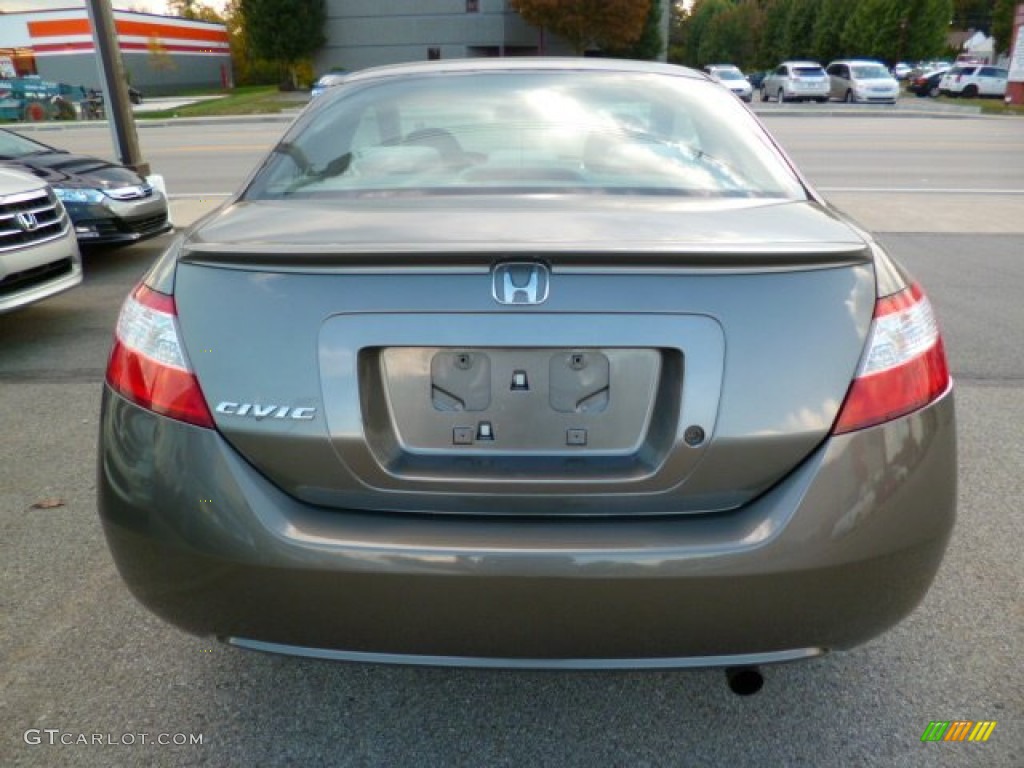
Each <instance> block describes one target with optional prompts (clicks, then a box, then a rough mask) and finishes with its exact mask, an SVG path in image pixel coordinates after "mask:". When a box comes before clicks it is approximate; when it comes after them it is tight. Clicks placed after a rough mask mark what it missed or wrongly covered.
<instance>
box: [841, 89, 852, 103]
mask: <svg viewBox="0 0 1024 768" xmlns="http://www.w3.org/2000/svg"><path fill="white" fill-rule="evenodd" d="M843 101H845V102H846V103H847V104H853V91H851V90H850V89H849V88H847V90H846V95H844V96H843Z"/></svg>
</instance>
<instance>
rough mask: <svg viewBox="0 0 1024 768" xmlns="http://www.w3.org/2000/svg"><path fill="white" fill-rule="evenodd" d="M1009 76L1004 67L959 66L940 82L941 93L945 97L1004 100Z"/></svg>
mask: <svg viewBox="0 0 1024 768" xmlns="http://www.w3.org/2000/svg"><path fill="white" fill-rule="evenodd" d="M1008 74H1009V73H1008V72H1007V70H1005V69H1003V68H1002V67H990V66H987V65H984V64H957V65H956V66H955V67H953V68H952V69H950V70H949V72H947V73H946V74H945V75H943V77H942V80H940V81H939V93H941V94H942V95H944V96H965V97H967V98H969V99H974V98H977V97H979V96H994V97H998V98H1002V97H1003V96H1005V95H1006V79H1007V75H1008Z"/></svg>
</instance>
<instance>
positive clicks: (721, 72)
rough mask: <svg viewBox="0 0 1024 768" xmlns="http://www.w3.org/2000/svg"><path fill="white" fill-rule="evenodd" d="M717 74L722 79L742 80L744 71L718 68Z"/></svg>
mask: <svg viewBox="0 0 1024 768" xmlns="http://www.w3.org/2000/svg"><path fill="white" fill-rule="evenodd" d="M715 74H716V75H717V76H718V78H719V79H721V80H742V79H743V73H742V72H740V71H739V70H738V69H717V70H715Z"/></svg>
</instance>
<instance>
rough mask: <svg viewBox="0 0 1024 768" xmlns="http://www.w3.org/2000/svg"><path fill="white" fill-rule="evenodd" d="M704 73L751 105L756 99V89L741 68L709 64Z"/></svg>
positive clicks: (730, 65)
mask: <svg viewBox="0 0 1024 768" xmlns="http://www.w3.org/2000/svg"><path fill="white" fill-rule="evenodd" d="M704 71H705V72H707V73H708V75H709V76H710V77H711V79H712V80H716V81H717V82H719V83H721V84H722V85H724V86H725V87H726V88H728V89H729V90H730V91H732V92H733V93H735V94H736V95H737V96H739V97H740V98H741V99H742V100H743V101H745V102H747V103H750V101H751V100H752V99H753V98H754V88H753V86H752V85H751V84H750V81H749V80H747V78H746V76H745V75H744V74H743V72H741V71H740V68H739V67H736V66H733V65H732V64H708V65H707V66H706V67H704Z"/></svg>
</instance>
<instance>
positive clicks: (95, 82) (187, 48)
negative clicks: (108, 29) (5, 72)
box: [0, 8, 232, 95]
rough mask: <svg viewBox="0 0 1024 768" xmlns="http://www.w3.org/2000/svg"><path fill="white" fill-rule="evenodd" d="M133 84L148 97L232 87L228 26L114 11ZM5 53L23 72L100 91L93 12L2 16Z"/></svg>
mask: <svg viewBox="0 0 1024 768" xmlns="http://www.w3.org/2000/svg"><path fill="white" fill-rule="evenodd" d="M114 21H115V23H116V25H117V33H118V40H119V43H120V46H121V56H122V58H123V59H124V65H125V69H126V70H127V72H128V78H129V80H130V82H131V84H132V85H133V86H135V87H136V88H138V89H139V90H140V91H142V93H143V94H145V95H158V94H161V93H175V92H179V91H181V90H184V89H191V88H219V87H221V86H223V85H227V84H230V83H231V81H232V77H231V51H230V49H229V46H228V33H227V29H226V28H225V27H224V25H223V24H214V23H210V22H206V21H191V20H188V19H178V18H172V17H167V16H157V15H153V14H148V13H134V12H131V11H115V12H114ZM0 48H5V49H12V50H16V51H17V54H18V55H17V70H18V74H26V73H31V74H38V75H39V76H41V77H42V78H43V79H44V80H54V81H57V82H62V83H68V84H69V85H82V86H85V87H86V88H99V87H100V75H99V69H98V68H97V64H96V50H95V46H94V43H93V37H92V27H91V25H90V22H89V14H88V12H87V11H86V10H85V9H84V8H66V9H61V10H51V11H26V12H21V13H6V14H2V15H0Z"/></svg>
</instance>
